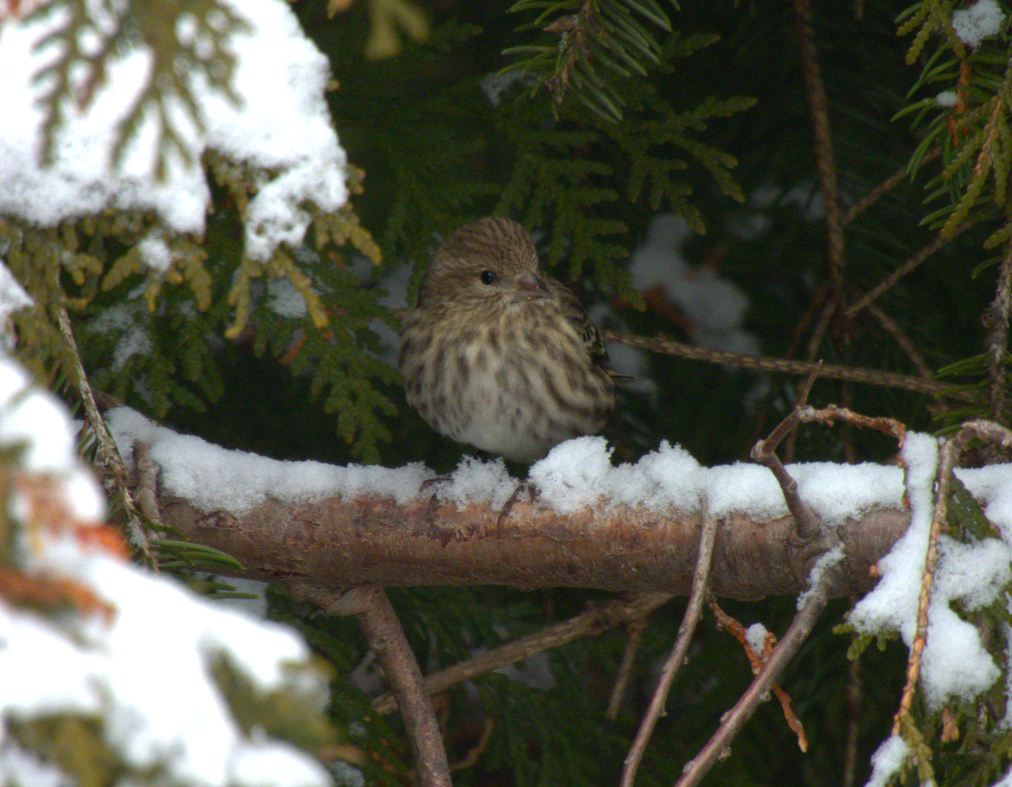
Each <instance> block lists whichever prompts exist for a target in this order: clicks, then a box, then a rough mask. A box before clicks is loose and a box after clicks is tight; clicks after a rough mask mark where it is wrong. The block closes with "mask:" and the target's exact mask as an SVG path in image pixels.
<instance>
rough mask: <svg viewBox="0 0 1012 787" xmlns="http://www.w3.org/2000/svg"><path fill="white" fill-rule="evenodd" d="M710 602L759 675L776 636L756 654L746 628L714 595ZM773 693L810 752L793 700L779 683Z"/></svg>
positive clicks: (768, 636)
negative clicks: (723, 607) (792, 705)
mask: <svg viewBox="0 0 1012 787" xmlns="http://www.w3.org/2000/svg"><path fill="white" fill-rule="evenodd" d="M708 602H709V606H710V611H711V612H713V616H714V617H715V618H716V619H717V625H719V626H720V627H721V628H723V629H724V630H725V631H726V632H728V633H729V634H730V635H731V636H733V637H734V638H735V639H736V640H738V642H739V643H741V646H742V647H743V648H744V649H745V655H746V656H747V657H748V661H749V664H750V665H751V667H752V674H753V675H758V674H759V672H760V670H762V667H763V664H764V663H765V662H766V659H768V658H769V656H770V654H771V653H772V652H773V648H774V646H775V645H776V644H777V638H776V636H775V635H774V634H773V632H772V631H767V632H766V637H765V638H764V641H763V651H762V653H756V652H755V651H754V650H752V646H751V645H750V644H749V641H748V636H747V635H746V632H745V627H744V626H743V625H741V623H739V622H738V621H737V620H735V619H734V618H733V617H731V616H730V615H728V614H727V613H726V612H725V611H724V610H723V609H721V608H720V604H718V603H717V599H715V598H714V597H713V596H712V595H711V596H710V598H709V600H708ZM771 691H772V692H773V696H774V697H776V698H777V700H778V701H779V702H780V707H781V709H783V712H784V719H785V720H786V721H787V726H788V727H790V728H791V729H792V730H793V731H794V734H795V735H797V736H798V748H799V749H801V751H803V752H806V751H808V738H807V737H806V736H805V728H804V727H803V726H802V725H801V721H800V720H799V719H798V717H797V715H796V714H795V713H794V710H793V708H791V698H790V697H789V696H788V695H787V692H786V691H784V690H783V688H782V687H781V686H780V684H779V683H774V684H773V686H772V688H771Z"/></svg>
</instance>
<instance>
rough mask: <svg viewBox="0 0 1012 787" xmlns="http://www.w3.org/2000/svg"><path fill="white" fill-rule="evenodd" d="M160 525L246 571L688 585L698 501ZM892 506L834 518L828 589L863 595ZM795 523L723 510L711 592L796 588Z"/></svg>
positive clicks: (799, 557) (174, 503) (319, 582)
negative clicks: (672, 509)
mask: <svg viewBox="0 0 1012 787" xmlns="http://www.w3.org/2000/svg"><path fill="white" fill-rule="evenodd" d="M160 508H161V512H162V517H163V520H164V522H165V524H166V525H167V526H169V527H173V528H176V529H177V530H178V531H180V533H181V534H182V536H183V537H184V538H186V539H188V540H191V541H195V542H197V543H201V544H206V545H208V546H213V547H215V548H217V549H221V550H223V551H225V552H227V553H229V554H231V555H233V556H234V557H236V558H237V559H238V560H239V561H240V562H241V563H242V564H243V565H244V566H245V567H246V571H245V572H244V575H245V576H249V577H252V578H259V579H266V580H270V581H281V582H289V583H305V584H310V585H315V586H319V587H324V588H341V587H351V586H355V585H364V584H375V585H381V586H416V585H445V586H450V585H505V586H510V587H517V588H542V587H585V588H600V589H603V590H616V591H636V590H647V591H661V592H670V593H675V594H680V595H687V594H688V592H689V588H690V586H691V582H692V575H693V569H694V567H695V559H696V555H697V553H698V551H699V534H700V530H701V527H702V522H701V520H700V515H699V513H698V512H696V513H689V514H683V515H670V516H662V515H660V514H658V513H657V512H655V511H650V510H647V509H642V508H629V507H617V508H614V509H610V510H606V509H604V508H603V507H595V508H591V509H587V510H583V511H579V512H577V513H575V514H572V515H568V516H563V515H560V514H556V513H554V512H553V511H551V510H549V509H547V508H546V507H544V506H540V505H537V504H536V503H530V502H518V503H517V504H516V505H515V506H514V507H513V509H512V511H511V512H510V515H509V518H508V519H507V520H506V521H505V522H504V523H503V528H502V532H501V533H497V532H496V516H497V513H498V512H497V511H496V510H490V509H489V508H487V507H481V506H477V505H472V506H468V507H465V508H463V509H461V510H457V509H456V508H455V507H454V506H452V505H438V506H436V507H435V508H434V509H430V505H429V499H428V497H421V498H416V499H415V500H413V501H410V502H408V503H407V504H404V505H398V504H397V503H396V502H394V501H393V500H391V499H387V498H384V499H377V498H361V497H360V498H356V499H354V500H350V501H347V502H345V501H343V500H342V499H341V498H339V497H335V498H330V499H327V500H322V501H318V502H315V503H305V504H283V503H280V502H278V501H275V500H268V502H266V503H264V504H262V505H260V506H259V507H257V508H255V509H253V510H252V511H250V512H248V513H247V514H245V515H243V516H241V517H236V516H234V515H232V514H230V513H227V512H224V511H216V512H211V513H205V512H202V511H200V510H198V509H196V508H195V507H193V506H192V505H191V504H190V503H188V502H186V501H184V500H180V499H178V498H166V499H163V500H162V501H161V505H160ZM908 521H909V515H908V514H907V513H906V512H904V511H902V510H889V509H883V510H877V511H872V512H869V513H868V514H866V515H865V516H864V517H862V518H861V519H859V520H851V521H848V522H846V523H845V524H844V525H843V526H842V527H841V532H840V538H841V540H842V541H843V543H844V546H845V549H846V553H845V554H846V559H845V563H844V565H843V566H842V567H841V574H842V576H843V585H842V587H841V588H839V589H838V590H837V592H839V593H858V594H860V593H864V592H866V591H867V590H868V589H869V588H870V587H871V586H872V585H873V584H874V580H873V578H872V577H871V574H870V571H869V569H870V568H871V566H872V565H873V564H874V563H875V562H876V561H877V560H878V559H879V558H880V557H882V556H883V555H884V554H885V553H886V552H887V551H888V550H889V548H890V546H891V545H892V544H893V542H894V541H895V540H896V539H897V538H898V537H899V536H900V535H901V534H902V533H903V532H904V531H905V530H906V527H907V523H908ZM793 531H794V522H793V520H792V519H791V518H790V517H781V518H780V519H776V520H773V521H769V522H756V521H752V520H750V519H748V518H747V517H746V516H744V515H740V514H735V515H730V516H727V517H726V518H724V519H722V520H721V522H720V525H719V527H718V530H717V533H716V539H715V543H714V549H713V564H712V569H711V575H710V587H711V590H712V591H713V593H714V595H716V596H719V597H730V598H737V599H754V598H761V597H763V596H767V595H783V594H794V593H798V592H800V591H801V590H803V589H804V587H805V582H804V579H805V577H807V575H808V570H809V568H810V566H808V565H807V564H806V558H805V557H804V553H803V552H802V551H799V550H796V549H792V548H791V546H790V544H791V543H792V541H791V539H790V537H789V536H790V535H791V533H793Z"/></svg>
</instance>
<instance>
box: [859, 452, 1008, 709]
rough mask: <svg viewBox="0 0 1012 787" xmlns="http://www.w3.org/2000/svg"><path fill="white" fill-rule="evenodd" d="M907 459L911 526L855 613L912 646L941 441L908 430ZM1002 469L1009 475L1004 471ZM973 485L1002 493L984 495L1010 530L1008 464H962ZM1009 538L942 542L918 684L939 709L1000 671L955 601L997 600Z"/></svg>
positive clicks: (871, 629) (866, 626)
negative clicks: (993, 500) (993, 501)
mask: <svg viewBox="0 0 1012 787" xmlns="http://www.w3.org/2000/svg"><path fill="white" fill-rule="evenodd" d="M903 458H904V461H905V462H906V463H907V466H908V468H909V469H908V474H907V495H908V497H909V500H910V505H911V518H910V527H909V528H908V530H907V532H906V533H905V534H904V535H903V536H902V537H901V538H900V539H899V540H898V541H897V542H896V544H895V545H894V546H893V548H892V550H891V551H890V552H889V554H888V555H886V556H885V557H884V558H882V559H881V560H880V561H879V563H878V566H879V571H880V573H881V575H882V578H881V579H880V580H879V583H878V585H877V586H876V587H875V589H874V590H873V591H872V592H871V593H869V594H867V595H866V596H865V597H864V598H862V599H861V600H860V601H859V602H858V603H857V604H856V605H855V607H854V609H853V610H852V612H851V614H850V622H851V623H852V624H853V625H854V627H855V629H856V630H857V631H859V632H865V633H884V632H898V633H899V634H900V636H901V637H902V638H903V641H904V642H905V643H906V644H907V646H908V647H909V646H910V645H912V643H913V640H914V636H915V634H916V631H917V610H918V603H919V596H920V589H921V576H922V573H923V571H924V566H925V558H926V554H927V547H928V536H929V532H930V528H931V520H932V515H933V510H934V493H933V484H934V479H935V473H936V465H937V461H938V448H937V443H936V441H935V440H934V439H933V438H930V437H928V436H926V435H919V434H908V435H907V438H906V442H905V444H904V448H903ZM1002 471H1004V482H1003V483H1002V482H1001V481H1000V480H999V479H1000V476H1001V474H1002ZM959 476H960V479H961V480H963V482H964V483H965V484H966V485H967V487H968V488H969V489H970V491H971V492H972V493H974V494H975V495H976V496H978V497H981V498H982V499H984V500H985V501H987V498H988V496H989V493H990V495H991V496H995V497H997V498H998V500H997V502H998V503H999V507H995V506H993V505H992V504H989V503H985V512H986V513H987V515H988V516H989V517H995V515H996V513H1001V514H1002V515H1003V516H1004V519H1002V518H1001V517H998V518H994V519H992V521H994V522H995V523H996V524H997V525H998V526H999V528H1001V529H1002V532H1012V518H1010V517H1008V516H1007V514H1008V508H1007V507H1006V506H1007V503H1006V500H1005V499H1006V498H1008V497H1009V494H1010V492H1009V491H1008V490H1009V488H1010V479H1009V468H1008V467H1007V466H1004V467H997V466H993V467H989V468H985V469H984V470H980V471H978V470H962V471H959ZM1009 543H1010V542H1009V541H1008V540H1007V539H1006V540H999V539H994V538H985V539H980V540H974V541H967V542H958V541H956V540H954V539H952V538H950V537H949V536H947V535H944V534H943V535H942V536H941V537H940V539H939V544H938V560H937V564H936V568H935V579H934V584H933V586H932V589H931V596H930V601H929V607H928V620H929V623H928V631H927V645H926V647H925V649H924V653H923V654H922V659H921V687H922V689H923V691H924V695H925V698H926V700H927V703H928V707H929V708H932V709H935V708H938V707H940V706H941V705H942V704H944V703H945V702H947V701H948V700H949V699H950V698H952V697H958V698H963V699H967V700H970V699H973V698H974V697H976V696H977V695H979V694H980V693H981V692H983V691H986V690H987V689H988V688H990V687H991V685H992V684H993V683H994V682H995V681H996V680H997V679H998V676H999V674H1000V671H999V669H998V667H997V666H996V665H995V663H994V661H993V659H992V658H991V656H990V654H988V652H987V649H986V648H985V647H984V644H983V643H982V642H981V640H980V634H979V632H978V631H977V629H976V628H975V627H974V626H973V625H972V624H971V623H969V622H967V621H966V620H964V619H963V618H962V617H960V616H959V615H957V614H956V612H955V610H953V608H952V606H951V605H952V603H953V602H959V604H960V606H961V607H963V608H964V609H966V610H969V611H972V610H974V609H979V608H981V607H983V606H986V605H988V604H991V603H994V602H995V601H997V600H998V599H999V598H1000V597H1001V594H1002V593H1003V592H1004V587H1005V586H1006V585H1007V584H1008V583H1009V582H1010V581H1012V567H1010V558H1012V551H1010V548H1009Z"/></svg>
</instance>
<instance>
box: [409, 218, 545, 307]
mask: <svg viewBox="0 0 1012 787" xmlns="http://www.w3.org/2000/svg"><path fill="white" fill-rule="evenodd" d="M550 295H551V292H550V290H549V289H548V287H546V286H545V282H544V279H543V277H542V274H541V270H540V268H539V267H538V254H537V251H536V250H535V248H534V242H533V241H532V240H531V236H530V235H529V234H528V233H527V230H525V229H524V228H523V227H522V226H521V225H520V224H517V222H515V221H513V220H511V219H506V218H501V217H498V216H490V217H487V218H484V219H479V220H478V221H476V222H474V223H473V224H465V225H464V226H463V227H460V228H459V229H456V230H454V231H453V232H451V233H450V234H449V235H447V236H446V239H445V240H444V241H443V242H442V243H441V244H440V246H439V248H438V249H437V250H436V254H435V256H433V258H432V261H431V262H430V263H429V267H428V268H427V269H426V271H425V277H424V278H423V279H422V286H421V289H420V290H419V293H418V306H419V308H426V309H427V308H438V307H440V306H450V305H452V306H454V307H461V308H466V307H469V306H470V307H474V308H482V307H485V308H487V307H489V306H492V305H493V304H499V305H502V306H507V305H509V304H510V303H525V302H528V301H532V300H538V299H541V298H546V297H549V296H550Z"/></svg>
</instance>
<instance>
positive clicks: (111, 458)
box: [57, 306, 158, 568]
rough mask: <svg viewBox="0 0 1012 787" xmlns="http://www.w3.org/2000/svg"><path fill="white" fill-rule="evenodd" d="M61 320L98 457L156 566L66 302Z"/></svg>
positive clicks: (134, 534)
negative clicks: (83, 360)
mask: <svg viewBox="0 0 1012 787" xmlns="http://www.w3.org/2000/svg"><path fill="white" fill-rule="evenodd" d="M57 322H58V323H59V325H60V333H61V334H62V335H63V340H64V342H65V343H66V345H67V350H68V352H69V353H70V358H71V361H72V363H73V367H74V376H75V377H76V380H75V382H76V384H77V391H78V394H79V395H80V397H81V403H82V404H83V405H84V412H85V415H86V416H87V418H88V423H89V424H91V429H92V432H93V433H94V434H95V438H96V439H97V440H98V456H97V458H98V461H99V463H100V464H101V465H102V466H103V467H104V468H105V469H106V472H107V473H109V475H110V476H111V477H112V479H113V481H114V483H115V485H116V491H117V492H118V493H119V497H120V501H121V502H122V505H123V510H124V512H125V513H126V521H127V528H128V529H129V532H130V542H131V544H133V546H135V547H136V548H137V549H139V550H140V551H141V554H143V555H144V559H145V561H146V562H147V563H148V565H149V566H151V567H152V568H156V567H157V566H158V561H157V560H156V559H155V556H154V555H153V554H152V552H151V545H150V544H149V543H148V537H147V534H146V533H145V532H144V525H143V523H142V522H141V518H140V516H139V514H138V511H137V505H136V504H135V503H134V500H133V497H132V496H131V495H130V489H129V484H128V479H129V477H130V474H129V472H128V471H127V467H126V463H125V462H124V461H123V457H121V456H120V453H119V449H118V448H117V447H116V441H115V440H114V439H113V437H112V435H111V434H110V433H109V427H108V426H106V423H105V419H103V418H102V414H101V413H99V411H98V405H97V404H96V403H95V397H94V395H93V394H92V391H91V383H90V382H89V381H88V375H87V373H86V372H85V371H84V364H83V363H82V362H81V354H80V351H79V350H78V348H77V340H76V339H74V331H73V329H72V328H71V326H70V316H69V315H68V314H67V310H66V309H65V308H63V307H62V306H61V307H60V311H59V314H58V318H57Z"/></svg>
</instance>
